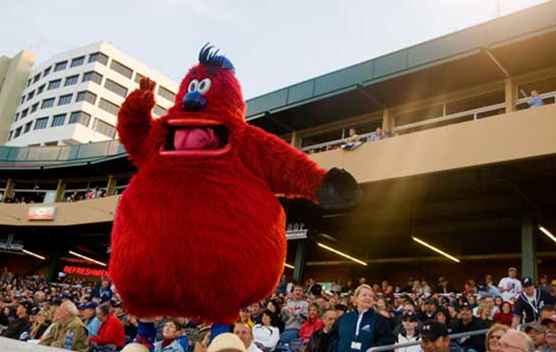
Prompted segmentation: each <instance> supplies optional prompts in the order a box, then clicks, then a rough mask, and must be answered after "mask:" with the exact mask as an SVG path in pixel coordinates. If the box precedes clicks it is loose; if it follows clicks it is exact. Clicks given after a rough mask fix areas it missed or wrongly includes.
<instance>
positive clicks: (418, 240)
mask: <svg viewBox="0 0 556 352" xmlns="http://www.w3.org/2000/svg"><path fill="white" fill-rule="evenodd" d="M411 238H412V239H413V241H415V242H417V243H419V244H420V245H422V246H425V247H427V248H428V249H431V250H433V251H435V252H436V253H438V254H441V255H443V256H445V257H446V258H448V259H450V260H452V261H454V262H456V263H461V261H460V260H459V259H458V258H456V257H454V256H452V255H449V254H448V253H446V252H444V251H442V250H440V249H438V248H436V247H435V246H433V245H431V244H429V243H427V242H425V241H423V240H420V239H418V238H417V237H415V236H411Z"/></svg>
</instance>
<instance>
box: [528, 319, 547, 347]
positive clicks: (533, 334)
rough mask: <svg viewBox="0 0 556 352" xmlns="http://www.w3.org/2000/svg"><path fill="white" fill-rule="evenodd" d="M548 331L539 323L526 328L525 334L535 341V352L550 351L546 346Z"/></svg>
mask: <svg viewBox="0 0 556 352" xmlns="http://www.w3.org/2000/svg"><path fill="white" fill-rule="evenodd" d="M546 331H547V329H546V326H544V325H542V324H540V323H537V322H535V323H532V324H531V325H527V326H526V327H525V333H526V334H527V335H528V336H529V337H530V338H531V340H532V341H533V344H534V345H535V351H550V349H549V347H548V346H547V344H546Z"/></svg>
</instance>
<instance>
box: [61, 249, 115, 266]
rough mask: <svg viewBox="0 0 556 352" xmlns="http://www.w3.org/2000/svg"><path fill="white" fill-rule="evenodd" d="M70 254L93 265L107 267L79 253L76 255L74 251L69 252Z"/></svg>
mask: <svg viewBox="0 0 556 352" xmlns="http://www.w3.org/2000/svg"><path fill="white" fill-rule="evenodd" d="M69 254H71V255H74V256H76V257H78V258H81V259H85V260H88V261H90V262H92V263H95V264H98V265H102V266H106V263H103V262H99V261H98V260H94V259H93V258H89V257H87V256H86V255H83V254H79V253H76V252H74V251H69Z"/></svg>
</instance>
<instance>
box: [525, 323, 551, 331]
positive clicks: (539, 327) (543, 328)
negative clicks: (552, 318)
mask: <svg viewBox="0 0 556 352" xmlns="http://www.w3.org/2000/svg"><path fill="white" fill-rule="evenodd" d="M531 330H536V331H538V332H545V331H546V330H547V329H546V326H544V325H542V324H541V323H539V322H534V323H531V324H529V325H527V326H526V327H525V332H529V331H531Z"/></svg>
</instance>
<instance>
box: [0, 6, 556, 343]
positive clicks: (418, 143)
mask: <svg viewBox="0 0 556 352" xmlns="http://www.w3.org/2000/svg"><path fill="white" fill-rule="evenodd" d="M554 13H556V2H547V3H544V4H541V5H539V6H535V7H532V8H529V9H527V10H524V11H521V12H518V13H515V14H512V15H508V16H504V17H500V18H498V19H496V20H493V21H490V22H486V23H483V24H480V25H478V26H475V27H472V28H468V29H465V30H463V31H459V32H456V33H453V34H450V35H447V36H444V37H441V38H437V39H434V40H431V41H428V42H425V43H421V44H418V45H415V46H412V47H409V48H405V49H401V50H399V51H396V52H393V53H390V54H387V55H384V56H381V57H377V58H374V59H372V60H368V61H366V62H363V63H360V64H357V65H353V66H350V67H348V68H344V69H341V70H337V71H334V72H332V73H327V74H324V75H322V76H319V77H316V78H313V79H310V80H307V81H304V82H300V83H298V84H295V85H292V86H289V87H286V88H283V89H279V90H277V91H274V92H271V93H268V94H265V95H263V96H260V97H256V98H253V99H251V100H249V101H248V102H247V104H248V112H247V120H248V122H249V123H252V124H253V125H256V126H258V127H261V128H263V129H265V130H267V131H269V132H271V133H274V134H276V135H278V136H280V137H281V138H283V139H284V140H286V141H287V142H289V143H291V144H292V145H293V146H295V147H297V148H299V149H300V150H303V151H304V152H306V153H307V154H309V155H310V157H311V158H312V159H313V160H315V161H316V162H317V163H319V164H320V165H321V166H322V167H324V168H327V169H328V168H332V167H342V168H345V169H347V170H349V171H350V172H351V173H352V174H353V175H354V176H355V178H356V179H357V180H358V182H359V183H360V186H361V188H362V190H363V197H362V199H361V202H360V204H359V205H358V207H357V208H355V209H351V210H349V211H342V212H324V211H323V210H321V209H320V208H319V207H318V206H313V205H310V204H308V203H306V202H303V201H300V200H282V204H283V206H284V208H285V210H286V213H287V221H288V229H287V230H288V231H287V236H288V256H287V260H286V263H285V268H284V274H285V276H284V278H283V280H282V282H281V283H280V285H279V287H278V288H277V291H276V293H275V294H274V295H273V296H272V297H269V298H268V299H266V300H264V301H263V302H259V303H258V304H254V305H252V306H250V307H246V308H245V310H244V311H242V312H241V313H240V321H239V323H238V324H236V326H235V327H234V330H235V332H236V333H237V335H239V337H240V338H241V339H242V342H243V344H244V345H245V346H246V347H247V348H249V350H250V351H257V350H258V349H262V350H264V351H272V350H279V351H292V350H299V349H302V348H307V349H308V350H309V351H332V350H334V348H332V347H338V349H337V350H338V351H344V350H350V347H349V346H350V343H355V345H353V344H352V345H351V350H366V348H368V347H376V346H379V345H388V344H390V343H395V342H411V343H417V344H418V343H422V347H423V349H424V350H427V351H429V350H431V349H428V347H427V346H429V345H427V343H433V342H434V343H436V342H438V344H439V345H438V346H440V345H441V344H442V342H443V341H444V340H443V339H444V336H445V335H446V334H448V333H449V334H452V333H460V332H462V333H465V334H468V333H469V332H470V331H480V334H483V335H477V336H478V337H470V336H464V337H463V338H461V339H457V338H454V339H453V341H452V342H453V346H452V347H454V348H461V349H463V350H474V351H478V352H481V351H484V350H487V349H488V350H489V351H490V350H493V351H495V350H499V349H498V347H499V346H498V345H497V344H496V343H495V341H494V340H497V338H498V337H500V338H502V340H503V339H504V338H507V339H513V340H511V341H509V342H507V344H510V343H514V345H513V346H514V347H515V346H517V345H516V344H519V343H520V342H519V341H521V342H523V341H525V342H524V343H525V344H526V343H529V341H530V340H528V338H526V339H525V340H523V339H522V338H523V336H522V335H519V334H518V333H516V332H515V331H513V330H512V331H511V332H510V333H508V334H506V335H504V334H503V332H504V331H505V330H506V328H505V327H494V330H493V331H492V332H491V334H492V335H494V336H495V338H493V339H492V345H491V341H490V340H488V341H487V342H486V343H485V336H484V333H485V332H486V330H485V329H487V328H488V327H490V326H492V325H493V324H494V323H495V322H497V323H500V324H502V325H504V326H513V327H517V326H522V327H523V328H525V325H524V324H525V323H527V324H529V325H527V328H525V329H524V330H526V331H527V333H528V334H529V335H530V336H531V337H532V338H533V340H534V343H535V344H536V348H537V349H538V350H543V351H545V350H546V351H548V350H555V345H554V343H555V341H554V337H555V333H556V331H555V326H554V325H555V324H554V319H556V317H554V309H553V304H554V297H555V295H556V281H554V280H556V265H555V264H556V252H555V251H554V248H556V247H555V246H556V243H555V242H556V237H555V234H556V198H555V197H554V194H556V185H555V183H554V179H555V178H556V143H555V141H556V119H555V118H554V116H555V115H556V104H555V102H556V51H555V50H554V45H553V43H554V42H556V18H554V16H553V15H550V14H554ZM515 23H519V26H516V25H514V24H515ZM31 133H32V132H31ZM134 172H135V170H134V167H133V166H132V165H131V163H130V162H129V161H128V160H127V155H126V153H125V150H124V149H123V148H122V146H121V145H120V144H119V142H118V141H117V140H110V141H106V142H99V143H89V144H83V145H59V146H48V147H46V146H45V147H36V146H30V147H8V146H1V147H0V194H1V195H2V202H1V203H0V238H1V241H0V251H1V254H0V267H5V270H4V271H3V273H2V277H1V280H2V281H1V287H0V294H1V295H2V302H1V303H0V304H1V305H2V308H3V310H2V315H1V316H0V318H1V321H0V325H3V326H4V328H5V329H4V332H3V334H4V336H9V337H11V338H14V339H22V340H39V341H41V343H43V344H48V345H51V346H64V344H66V343H69V342H71V344H72V345H71V346H66V347H69V348H70V349H73V350H82V351H86V350H92V351H94V350H102V349H103V348H106V349H107V350H110V349H112V350H115V349H119V348H120V347H121V345H122V344H123V343H125V342H128V341H130V340H132V339H133V338H134V337H135V336H136V332H137V328H138V326H140V324H141V322H138V321H137V319H136V318H135V317H132V316H128V315H127V314H126V312H125V311H124V310H123V308H122V302H121V301H120V299H119V297H118V294H117V290H116V288H114V287H113V286H112V285H111V283H110V281H109V279H107V278H106V277H105V274H106V270H107V267H106V265H107V263H108V259H109V255H110V238H109V234H110V231H111V225H112V220H113V217H114V211H115V209H116V205H117V202H118V199H119V195H120V194H121V193H122V192H125V188H126V186H127V184H128V183H129V180H130V178H131V177H132V175H133V173H134ZM160 197H164V195H163V194H161V195H160ZM138 211H140V209H138ZM238 231H241V229H238ZM200 245H202V244H200ZM254 264H257V265H264V263H254ZM137 270H138V273H139V272H140V270H141V268H137ZM296 284H298V285H300V286H296ZM365 284H369V285H370V286H365ZM361 285H363V286H361ZM357 287H359V290H356V288H357ZM521 291H523V294H522V293H521ZM505 302H506V303H505ZM508 303H509V304H508ZM267 309H268V311H266V312H265V310H267ZM358 312H359V313H361V316H363V315H365V314H367V315H365V319H367V318H369V319H371V318H372V319H376V321H380V323H377V324H375V325H373V328H371V327H370V325H371V324H369V327H368V329H371V330H372V329H375V328H376V331H375V330H372V331H369V334H370V335H372V338H371V337H369V338H367V337H365V339H364V341H349V342H346V341H347V340H349V338H347V337H346V336H345V335H343V334H342V331H346V329H347V330H350V329H349V328H346V327H345V325H343V324H347V325H349V324H352V325H351V326H359V325H360V323H361V321H360V320H358ZM342 314H346V316H345V318H342V319H340V320H338V323H335V321H336V320H337V319H338V317H339V316H340V315H342ZM95 315H96V316H97V318H96V319H99V321H96V322H95ZM354 315H355V317H354ZM371 316H372V317H371ZM61 317H63V318H61ZM173 318H175V319H174V320H172V319H169V318H168V317H165V318H163V319H162V318H161V319H158V320H157V321H156V322H155V325H156V328H157V329H158V332H159V334H158V335H159V336H158V339H157V340H158V341H159V347H158V350H162V349H163V348H168V346H173V347H172V348H175V350H176V351H181V350H192V351H203V350H204V347H206V346H204V345H205V344H206V338H205V337H206V336H205V335H206V331H207V326H206V325H204V324H203V322H197V321H194V320H191V319H188V318H185V317H181V318H180V317H177V318H176V317H173ZM362 319H363V318H362ZM430 320H435V321H437V323H434V324H432V323H430ZM52 321H54V322H53V323H52ZM101 321H102V323H101ZM106 321H110V323H106ZM358 321H359V323H358ZM373 321H375V320H373ZM69 322H71V324H69ZM51 323H52V325H50V324H51ZM68 324H69V325H68ZM256 324H258V325H256ZM261 324H262V325H261ZM70 325H71V326H70ZM83 325H85V326H86V333H85V334H82V332H83V329H82V326H83ZM96 325H98V326H100V325H102V326H105V328H104V329H102V328H101V331H97V330H96V329H95V326H96ZM108 325H110V326H111V329H110V330H113V331H116V330H117V331H120V332H121V331H123V333H118V334H117V336H118V338H117V339H116V340H114V339H112V340H105V339H104V338H105V337H106V336H104V335H103V334H105V332H106V329H107V328H106V326H108ZM98 326H97V327H98ZM164 326H166V328H164ZM365 326H366V325H364V326H363V328H365ZM368 329H367V330H368ZM367 330H362V333H367V332H368V331H367ZM45 331H47V332H45ZM60 331H70V332H71V333H72V334H73V335H72V339H70V340H69V342H68V341H65V340H64V339H63V338H62V337H61V336H66V335H63V334H61V333H59V332H60ZM359 332H360V331H359V329H357V336H358V335H359ZM516 334H517V335H516ZM93 335H100V337H99V338H91V336H93ZM110 335H111V336H114V335H113V334H110ZM502 335H504V336H502ZM76 336H78V337H76ZM489 336H490V335H489ZM520 339H521V340H520ZM446 341H447V340H446ZM446 341H445V342H446ZM512 341H513V342H512ZM516 341H518V342H516ZM35 342H37V341H35ZM346 343H347V345H346ZM531 343H533V342H531ZM162 344H164V346H162ZM0 346H1V344H0ZM103 346H104V347H103ZM340 346H341V347H340ZM346 346H347V347H346ZM520 346H522V347H523V346H525V345H520ZM329 347H330V349H328V348H329ZM429 347H430V346H429ZM415 348H416V349H415ZM518 348H519V349H520V350H523V351H525V350H527V348H526V347H523V348H521V347H518ZM417 350H419V347H415V346H411V347H408V351H406V352H412V351H417Z"/></svg>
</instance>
